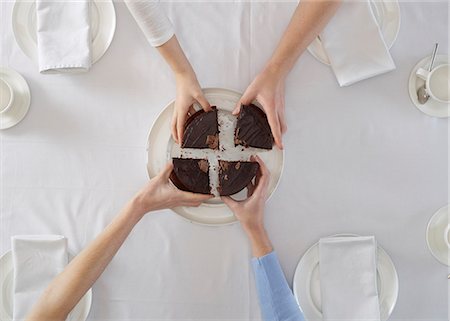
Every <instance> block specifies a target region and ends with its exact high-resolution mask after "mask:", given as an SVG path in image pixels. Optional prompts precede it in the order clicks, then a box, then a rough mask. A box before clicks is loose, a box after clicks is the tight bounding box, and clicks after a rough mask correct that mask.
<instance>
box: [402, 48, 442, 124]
mask: <svg viewBox="0 0 450 321" xmlns="http://www.w3.org/2000/svg"><path fill="white" fill-rule="evenodd" d="M430 61H431V56H428V57H425V58H423V59H422V60H421V61H419V62H418V63H417V64H416V65H415V66H414V68H413V69H412V71H411V74H410V75H409V80H408V91H409V97H410V98H411V101H412V103H413V104H414V106H416V107H417V108H418V109H419V110H420V111H421V112H423V113H425V114H427V115H429V116H433V117H439V118H446V117H449V116H450V104H446V103H441V102H439V101H437V100H434V99H433V98H431V97H430V99H428V101H427V102H426V103H425V104H423V105H422V104H421V103H419V100H418V98H417V89H419V87H420V86H422V85H423V84H424V83H425V80H423V79H422V78H419V77H417V75H416V73H417V70H418V69H419V68H425V69H428V67H429V64H430ZM448 61H449V59H448V56H447V55H436V58H435V60H434V68H435V67H437V66H439V65H442V64H448Z"/></svg>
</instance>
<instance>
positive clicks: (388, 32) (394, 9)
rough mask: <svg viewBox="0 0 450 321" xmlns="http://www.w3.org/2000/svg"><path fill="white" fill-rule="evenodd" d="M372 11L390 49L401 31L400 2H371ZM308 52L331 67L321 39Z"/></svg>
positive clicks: (380, 0)
mask: <svg viewBox="0 0 450 321" xmlns="http://www.w3.org/2000/svg"><path fill="white" fill-rule="evenodd" d="M370 4H371V6H372V11H373V14H374V16H375V19H376V20H377V22H378V25H379V26H380V28H381V33H382V34H383V38H384V41H385V42H386V45H387V46H388V48H389V49H390V48H391V47H392V46H393V45H394V42H395V40H396V39H397V35H398V32H399V30H400V22H401V18H400V6H399V4H398V0H370ZM308 51H309V52H310V54H312V55H313V56H314V57H315V58H316V59H317V60H319V61H320V62H322V63H324V64H326V65H329V64H330V59H329V58H328V55H327V53H326V51H325V49H324V48H323V45H322V42H321V40H320V37H317V38H316V39H314V40H313V41H312V42H311V44H310V45H309V46H308Z"/></svg>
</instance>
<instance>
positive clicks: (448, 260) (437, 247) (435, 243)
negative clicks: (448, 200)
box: [427, 205, 450, 266]
mask: <svg viewBox="0 0 450 321" xmlns="http://www.w3.org/2000/svg"><path fill="white" fill-rule="evenodd" d="M449 224H450V209H449V206H448V205H447V206H444V207H442V208H441V209H439V210H438V211H437V212H436V213H435V214H434V215H433V216H432V217H431V219H430V221H429V222H428V226H427V244H428V248H429V249H430V252H431V254H433V256H434V257H435V258H436V259H437V260H438V261H439V262H441V263H442V264H445V265H448V266H450V250H449V249H448V247H447V245H446V243H445V238H444V237H445V235H444V232H445V229H446V228H447V226H449ZM449 241H450V240H449Z"/></svg>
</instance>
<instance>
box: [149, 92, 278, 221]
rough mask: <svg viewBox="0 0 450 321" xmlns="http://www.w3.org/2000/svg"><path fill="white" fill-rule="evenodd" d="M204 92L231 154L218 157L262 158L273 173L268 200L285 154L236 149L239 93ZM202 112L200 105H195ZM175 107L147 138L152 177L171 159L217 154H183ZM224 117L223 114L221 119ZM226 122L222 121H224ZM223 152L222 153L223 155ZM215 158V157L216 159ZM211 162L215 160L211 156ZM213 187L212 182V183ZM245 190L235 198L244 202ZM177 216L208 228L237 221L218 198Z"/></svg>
mask: <svg viewBox="0 0 450 321" xmlns="http://www.w3.org/2000/svg"><path fill="white" fill-rule="evenodd" d="M203 93H204V94H205V96H206V98H207V99H208V101H209V102H210V104H211V105H212V106H217V108H218V110H219V125H220V126H221V128H220V129H221V132H220V138H219V139H220V141H221V144H224V143H226V144H227V145H226V146H227V148H226V150H227V151H228V152H226V153H228V154H227V155H226V157H225V156H222V157H221V156H220V155H219V156H218V157H219V158H222V159H228V160H248V158H249V157H250V155H255V154H257V155H259V156H260V157H261V158H262V160H263V161H264V162H265V164H266V165H267V168H268V170H269V171H270V173H271V177H270V182H269V197H270V195H272V193H273V192H274V190H275V189H276V187H277V185H278V183H279V181H280V178H281V174H282V171H283V163H284V151H282V150H279V149H278V148H277V147H275V146H274V147H273V149H272V150H270V151H264V150H260V149H254V148H248V149H246V150H243V148H242V147H234V143H233V134H234V123H233V121H234V122H235V120H236V117H235V116H231V113H230V112H231V111H232V110H233V109H234V107H235V106H236V103H237V102H238V101H239V99H240V97H241V94H239V93H238V92H235V91H232V90H228V89H221V88H206V89H203ZM196 107H197V109H199V107H198V106H196ZM173 108H174V101H172V102H170V103H169V104H168V105H167V106H166V107H165V108H164V109H163V111H162V112H161V113H160V114H159V116H158V117H157V119H156V121H155V122H154V123H153V125H152V127H151V129H150V132H149V135H148V145H147V153H148V161H147V170H148V174H149V176H150V178H153V177H155V176H156V175H157V174H158V173H159V172H160V171H161V170H162V169H163V168H164V166H165V165H166V164H167V163H168V162H169V161H170V160H171V159H172V157H180V155H183V156H185V157H188V156H191V157H194V158H199V157H202V156H201V155H204V153H208V154H209V155H214V154H217V152H215V151H211V150H192V149H185V150H184V151H181V149H180V147H179V145H178V144H175V142H174V140H173V139H172V136H171V132H170V122H171V119H172V113H173ZM221 115H224V117H223V118H221ZM222 120H223V122H222ZM220 153H222V152H220ZM214 158H216V157H214ZM208 159H209V160H210V162H211V161H214V160H213V159H212V158H210V157H208ZM211 183H212V185H213V181H211ZM245 194H246V189H244V190H243V191H241V192H240V193H238V194H236V195H234V196H233V198H237V199H243V198H245ZM173 210H174V211H175V212H176V213H177V214H179V215H181V216H182V217H184V218H186V219H188V220H189V221H191V222H196V223H199V224H205V225H223V224H230V223H233V222H235V221H236V218H235V217H234V215H233V213H232V212H231V211H230V209H229V208H228V207H227V206H226V205H225V204H224V203H223V202H222V201H221V199H220V198H219V197H215V198H213V199H211V200H209V201H207V202H205V203H203V204H202V205H200V206H199V207H178V208H174V209H173Z"/></svg>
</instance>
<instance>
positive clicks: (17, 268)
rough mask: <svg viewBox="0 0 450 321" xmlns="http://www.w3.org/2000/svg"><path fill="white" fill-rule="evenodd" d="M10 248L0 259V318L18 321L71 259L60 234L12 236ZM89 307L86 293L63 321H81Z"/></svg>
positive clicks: (87, 312)
mask: <svg viewBox="0 0 450 321" xmlns="http://www.w3.org/2000/svg"><path fill="white" fill-rule="evenodd" d="M11 244H12V249H11V250H9V251H7V252H6V253H5V254H3V255H2V256H1V257H0V287H1V298H2V299H1V300H0V318H1V320H2V321H13V320H22V319H24V318H25V316H26V315H25V314H26V312H27V311H29V308H30V306H32V305H33V304H34V303H35V302H36V300H37V299H38V298H39V296H40V294H41V292H42V291H43V290H44V289H45V288H46V287H47V285H48V284H49V283H50V281H51V280H52V279H53V278H54V277H55V276H56V275H58V274H59V273H60V272H61V271H62V270H63V269H64V267H65V266H66V265H67V264H68V263H69V262H70V260H72V259H73V257H74V255H73V254H71V253H69V252H68V250H67V238H65V237H64V236H62V235H16V236H14V237H12V240H11ZM91 304H92V290H89V291H88V292H87V293H86V294H85V295H84V296H83V298H82V299H81V300H80V302H79V303H78V304H77V305H76V306H75V308H74V309H73V310H72V312H71V313H70V315H69V317H68V318H67V321H85V320H86V319H87V317H88V315H89V311H90V309H91Z"/></svg>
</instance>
